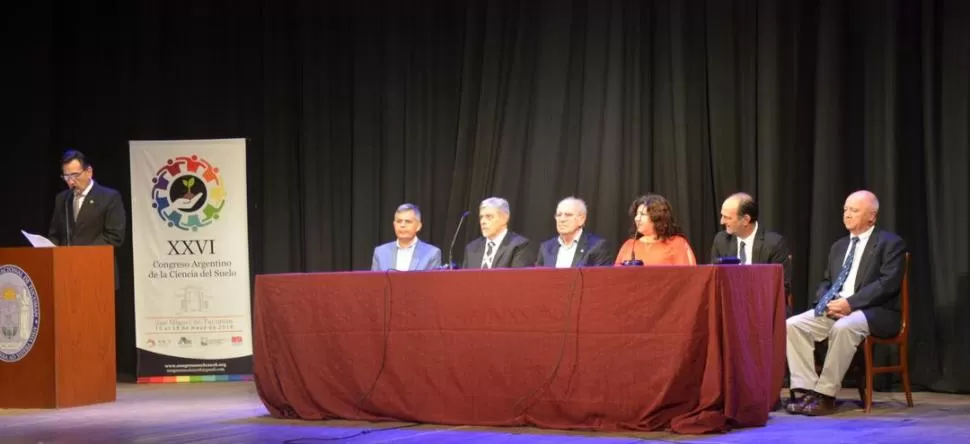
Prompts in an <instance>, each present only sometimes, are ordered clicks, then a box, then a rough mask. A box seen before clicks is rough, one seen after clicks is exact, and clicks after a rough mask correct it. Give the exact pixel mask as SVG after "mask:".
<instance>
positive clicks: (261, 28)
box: [0, 0, 970, 392]
mask: <svg viewBox="0 0 970 444" xmlns="http://www.w3.org/2000/svg"><path fill="white" fill-rule="evenodd" d="M3 9H4V15H5V16H6V18H5V20H6V26H5V27H4V33H5V34H6V36H5V38H4V39H3V41H4V42H5V45H6V46H7V48H8V49H7V51H5V57H4V59H5V60H4V61H5V63H4V69H3V70H4V71H5V73H4V74H5V75H4V78H5V79H6V80H5V81H4V90H5V93H4V95H3V97H4V99H5V100H4V108H6V113H7V114H8V117H7V118H5V119H3V123H4V131H3V134H4V136H5V137H4V140H3V148H2V152H3V159H4V161H5V162H4V163H3V164H4V166H5V167H6V168H5V174H3V175H2V177H3V178H2V181H3V182H2V186H3V189H5V190H6V193H7V194H6V195H7V199H8V205H7V206H6V208H7V209H8V214H5V215H4V216H3V217H2V218H0V220H2V224H3V229H2V231H0V241H2V244H3V245H23V244H25V242H24V240H23V239H21V238H20V237H19V236H20V235H19V229H21V228H24V229H27V230H33V231H39V232H46V229H47V224H48V221H49V219H50V212H51V208H52V205H53V196H54V194H55V193H56V192H57V191H58V190H59V189H61V188H62V187H63V184H62V183H61V182H60V181H59V180H58V179H57V177H56V176H57V172H58V162H57V160H58V156H59V154H60V153H61V152H62V151H63V150H64V149H66V148H69V147H70V148H77V149H80V150H82V151H85V152H86V153H87V154H88V155H89V156H91V157H92V160H93V162H94V165H95V169H96V177H97V179H98V180H100V181H101V182H103V183H105V184H107V185H109V186H114V187H116V188H118V189H120V190H121V191H122V192H123V193H125V194H126V197H128V196H127V195H128V194H129V193H130V190H129V187H130V183H129V182H130V181H129V178H128V174H129V171H128V154H127V153H128V151H127V150H128V148H127V142H128V140H132V139H142V140H144V139H191V138H225V137H247V138H249V145H248V147H249V149H248V154H247V155H248V161H249V177H250V185H249V190H248V193H249V199H250V208H249V210H250V215H251V220H250V235H251V250H252V252H251V256H252V257H251V259H252V269H253V272H254V273H274V272H289V271H329V270H349V269H366V268H367V267H368V266H369V264H370V259H371V252H372V248H373V247H374V246H375V245H377V244H379V243H382V242H386V241H389V240H390V239H391V238H392V237H393V231H392V227H391V218H392V213H393V211H394V208H395V207H396V206H397V205H398V204H400V203H402V202H413V203H415V204H418V205H419V206H420V207H421V208H422V209H423V212H424V230H423V231H422V233H421V235H422V237H423V238H424V239H426V240H428V241H431V242H433V243H435V244H437V245H439V246H441V247H442V248H443V249H444V250H446V249H447V244H448V242H449V241H450V239H451V236H452V234H453V233H454V230H455V223H456V222H457V218H458V216H459V215H460V214H461V213H462V211H464V210H468V209H470V210H473V215H472V219H471V222H472V223H471V224H468V225H467V226H468V229H467V230H463V233H462V234H461V235H460V236H459V247H458V248H456V251H455V260H456V261H458V260H459V259H460V257H461V254H462V249H461V245H463V244H464V243H465V242H466V241H470V240H471V239H473V238H474V236H475V232H476V229H475V224H474V222H475V219H474V218H475V213H474V209H475V207H476V206H477V203H478V202H479V201H480V200H481V199H482V198H485V197H488V196H492V195H496V196H503V197H505V198H507V199H508V200H509V201H510V202H511V205H512V222H511V225H512V229H513V230H515V231H518V232H520V233H522V234H524V235H526V236H527V237H529V238H530V239H533V240H534V241H536V242H538V241H541V240H544V239H547V238H550V237H552V236H553V235H554V224H553V219H552V215H553V212H554V209H555V205H556V203H557V201H558V200H559V199H561V198H563V197H565V196H569V195H577V196H580V197H582V198H584V199H586V201H587V202H588V204H589V208H590V211H591V213H590V216H589V224H588V228H589V229H590V230H591V231H594V232H596V233H599V234H601V235H603V236H606V237H607V238H609V239H610V240H611V241H612V242H613V244H614V246H615V245H618V244H619V243H620V242H621V241H622V240H623V239H624V238H625V237H626V236H628V234H629V233H630V223H631V220H630V218H629V217H628V216H627V213H626V212H627V207H628V205H629V204H630V202H631V201H632V200H633V199H634V198H635V197H636V196H637V195H639V194H642V193H645V192H657V193H661V194H663V195H665V196H667V197H668V198H669V199H670V200H671V202H672V203H673V205H674V208H675V211H676V216H677V218H678V219H679V221H680V222H681V224H682V226H683V227H684V228H685V230H686V232H687V234H688V236H689V238H690V241H691V244H692V245H693V246H694V248H695V251H696V253H697V255H698V256H699V257H700V258H706V257H707V255H708V251H709V248H710V242H711V240H712V239H713V237H714V235H715V233H716V232H717V230H718V229H719V227H718V211H719V207H720V203H721V201H722V199H724V198H725V197H726V196H727V195H729V194H730V193H732V192H735V191H739V190H744V191H748V192H751V193H753V194H754V195H755V196H756V198H757V199H758V200H759V202H760V205H761V210H762V215H761V222H762V225H763V226H764V227H765V228H767V229H771V230H775V231H779V232H781V233H783V234H784V235H785V236H787V237H788V239H789V242H790V245H791V248H792V251H793V253H794V257H795V266H794V270H795V278H794V283H795V284H794V288H795V290H796V294H795V301H796V305H797V306H798V308H803V307H805V306H806V301H807V299H808V296H809V295H811V294H812V293H814V288H815V285H816V283H817V281H818V280H819V278H820V276H821V273H822V269H823V266H824V262H825V258H826V254H827V252H828V250H829V247H830V245H831V243H832V242H833V241H834V240H835V239H837V238H838V237H840V236H843V235H844V234H845V231H844V228H843V226H842V224H841V207H842V203H843V201H844V198H845V196H846V195H847V194H848V193H850V192H851V191H853V190H856V189H859V188H868V189H871V190H873V191H874V192H876V193H877V194H878V195H879V197H880V198H881V203H882V207H881V211H880V218H879V225H881V226H882V227H884V228H886V229H889V230H893V231H896V232H898V233H900V234H901V235H902V236H903V237H904V238H905V239H906V240H907V241H908V244H909V247H910V251H911V252H912V253H913V266H912V290H913V291H912V294H913V304H912V305H913V307H912V327H913V329H914V334H913V339H912V340H913V346H914V348H913V354H912V363H913V380H914V382H915V383H916V384H917V385H919V386H922V387H925V388H930V389H933V390H938V391H947V392H970V376H968V375H970V353H968V349H967V347H968V346H967V345H966V344H968V343H970V322H968V321H967V320H968V318H970V303H968V297H970V294H968V288H967V274H968V250H970V241H968V228H967V227H968V217H967V216H968V198H967V196H968V192H970V184H968V179H967V177H968V173H967V171H968V167H970V161H968V151H970V148H968V145H970V138H968V127H970V30H968V29H970V26H967V24H968V23H970V2H965V1H963V0H937V1H915V0H867V1H854V2H844V1H841V0H822V1H818V0H777V1H769V0H731V1H729V0H664V1H661V0H657V1H643V2H635V1H607V0H566V1H563V0H544V1H518V0H504V1H500V0H496V1H488V0H467V1H466V0H460V1H459V0H455V1H446V0H437V1H420V2H418V1H401V0H384V1H374V0H359V1H355V2H326V1H263V2H252V1H250V2H240V1H235V0H223V1H204V2H200V1H192V0H173V1H165V2H161V1H159V2H131V1H124V0H116V1H89V0H88V1H78V0H75V1H66V2H58V3H54V2H53V1H50V0H48V1H40V0H39V1H34V2H16V3H12V4H9V5H6V6H3ZM129 211H130V208H129ZM119 254H120V257H121V260H122V282H123V290H122V291H121V293H120V296H119V302H118V307H119V317H120V318H121V320H120V321H119V322H120V324H119V335H120V336H119V344H120V345H122V344H130V343H133V341H134V339H133V334H132V332H133V320H132V317H133V314H132V303H131V292H132V282H131V277H130V273H131V245H130V242H129V243H128V244H126V246H125V247H124V248H123V249H121V251H120V252H119ZM132 356H133V352H132V350H130V349H126V348H125V347H120V348H119V367H121V370H122V372H123V373H124V372H127V373H130V372H131V371H132V369H133V368H134V363H133V362H132V361H133V358H132Z"/></svg>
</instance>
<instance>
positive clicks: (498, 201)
mask: <svg viewBox="0 0 970 444" xmlns="http://www.w3.org/2000/svg"><path fill="white" fill-rule="evenodd" d="M482 208H495V209H496V210H499V211H501V212H503V213H505V214H507V215H511V214H512V211H511V210H510V209H509V201H507V200H505V199H502V198H501V197H489V198H488V199H485V200H483V201H482V203H481V204H480V205H479V206H478V209H479V210H481V209H482Z"/></svg>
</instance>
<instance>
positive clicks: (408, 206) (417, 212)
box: [394, 203, 421, 222]
mask: <svg viewBox="0 0 970 444" xmlns="http://www.w3.org/2000/svg"><path fill="white" fill-rule="evenodd" d="M405 211H413V212H414V217H415V218H416V219H417V220H418V222H421V210H420V209H418V206H417V205H415V204H410V203H406V204H401V206H399V207H397V210H394V214H398V213H403V212H405Z"/></svg>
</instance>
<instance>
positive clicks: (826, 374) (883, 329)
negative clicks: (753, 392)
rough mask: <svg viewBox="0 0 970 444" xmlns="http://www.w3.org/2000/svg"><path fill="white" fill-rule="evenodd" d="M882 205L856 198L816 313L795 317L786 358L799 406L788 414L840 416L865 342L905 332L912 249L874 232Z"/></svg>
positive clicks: (861, 195) (846, 212)
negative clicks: (841, 394)
mask: <svg viewBox="0 0 970 444" xmlns="http://www.w3.org/2000/svg"><path fill="white" fill-rule="evenodd" d="M878 214H879V200H878V199H877V198H876V196H875V195H874V194H873V193H871V192H869V191H864V190H863V191H857V192H855V193H852V194H851V195H849V197H848V198H847V199H846V200H845V206H844V207H843V209H842V220H843V222H844V223H845V228H846V229H847V230H848V231H849V236H846V237H843V238H841V239H839V240H837V241H836V242H835V244H833V245H832V249H831V250H830V251H829V258H828V266H827V267H826V269H825V274H824V275H823V278H822V283H821V285H819V288H818V291H817V292H816V298H817V299H816V301H815V302H814V304H815V307H814V308H813V309H811V310H808V311H806V312H804V313H802V314H799V315H796V316H792V317H790V318H788V321H787V327H788V339H787V342H788V344H787V354H788V368H789V369H790V371H791V389H792V394H793V396H794V400H793V401H792V402H791V403H790V404H789V405H788V406H787V407H786V410H788V412H789V413H794V414H803V415H809V416H820V415H828V414H831V413H833V412H835V410H836V407H835V395H836V394H837V393H838V391H839V389H840V388H841V387H842V378H843V377H844V376H845V372H846V371H847V370H848V369H849V365H850V364H851V363H852V358H853V356H854V355H855V353H856V348H857V347H858V346H859V343H861V342H862V341H863V340H865V338H866V336H868V335H870V334H871V335H873V336H879V337H891V336H894V335H895V334H896V333H898V331H899V323H900V313H899V290H900V287H901V284H902V279H903V272H904V269H903V268H904V254H905V251H906V243H905V242H904V241H903V239H901V238H900V237H899V236H897V235H896V234H893V233H891V232H889V231H886V230H882V229H879V228H877V227H876V226H875V224H876V216H877V215H878ZM825 339H828V353H827V354H826V356H825V363H824V364H823V366H822V372H821V374H816V373H815V343H816V342H819V341H822V340H825Z"/></svg>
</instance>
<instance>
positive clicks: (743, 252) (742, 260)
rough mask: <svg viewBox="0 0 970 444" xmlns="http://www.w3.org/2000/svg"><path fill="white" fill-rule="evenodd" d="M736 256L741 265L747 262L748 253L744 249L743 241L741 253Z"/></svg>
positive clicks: (742, 242)
mask: <svg viewBox="0 0 970 444" xmlns="http://www.w3.org/2000/svg"><path fill="white" fill-rule="evenodd" d="M738 256H739V258H740V259H741V265H744V264H747V263H748V254H747V253H746V252H745V251H744V241H741V254H739V255H738Z"/></svg>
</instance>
